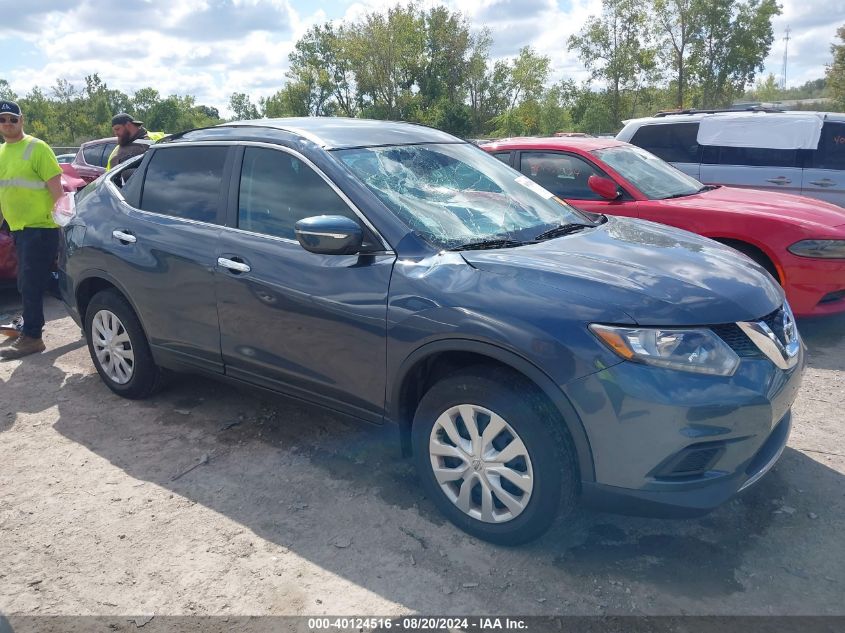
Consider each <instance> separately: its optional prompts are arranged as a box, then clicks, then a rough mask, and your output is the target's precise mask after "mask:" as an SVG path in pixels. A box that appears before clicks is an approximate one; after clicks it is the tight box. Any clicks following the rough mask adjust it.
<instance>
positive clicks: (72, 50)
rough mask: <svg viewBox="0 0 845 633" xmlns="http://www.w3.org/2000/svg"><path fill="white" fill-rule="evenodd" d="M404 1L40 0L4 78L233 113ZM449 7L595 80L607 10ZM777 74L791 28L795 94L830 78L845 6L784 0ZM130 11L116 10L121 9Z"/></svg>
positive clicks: (15, 31) (515, 2) (496, 42)
mask: <svg viewBox="0 0 845 633" xmlns="http://www.w3.org/2000/svg"><path fill="white" fill-rule="evenodd" d="M393 4H395V0H364V1H363V2H351V1H344V0H334V1H332V2H317V3H314V2H311V1H310V0H135V2H123V3H111V2H108V3H107V2H104V1H103V0H96V1H94V0H28V2H25V3H24V2H21V3H17V4H16V6H14V9H13V10H10V7H9V6H6V7H5V9H4V11H3V12H2V14H0V59H2V60H3V63H2V65H0V79H6V80H7V81H8V82H9V83H10V84H11V86H12V88H13V89H14V90H15V91H16V92H17V93H18V94H19V95H24V94H26V93H27V92H28V91H29V90H30V89H31V88H32V87H33V86H39V87H41V88H42V89H45V90H49V88H50V87H51V86H53V85H54V84H55V81H56V79H57V78H59V77H61V78H64V79H67V80H68V81H70V82H71V83H73V84H75V85H77V86H78V87H81V86H82V85H84V82H83V78H84V77H85V75H88V74H92V73H95V72H96V73H98V74H99V75H100V77H101V78H102V79H103V80H104V81H105V82H106V83H107V84H108V85H109V87H112V88H117V89H120V90H122V91H124V92H126V93H129V94H131V93H133V92H134V91H135V90H137V89H138V88H142V87H145V86H152V87H154V88H156V89H158V90H159V92H160V93H161V94H162V95H164V96H166V95H170V94H179V95H184V94H192V95H194V96H196V97H197V102H198V103H202V104H206V105H211V106H214V107H217V108H218V109H220V111H221V113H224V114H226V113H228V110H227V106H226V104H227V103H228V98H229V95H231V94H232V93H233V92H246V93H248V94H249V95H250V96H251V97H252V99H253V101H256V102H257V100H258V97H260V96H267V95H270V94H272V93H274V92H275V91H276V90H278V89H279V88H280V87H281V85H282V84H283V82H284V73H285V69H286V68H287V56H288V53H289V52H290V51H291V49H292V47H293V44H294V43H295V42H296V41H297V39H298V38H299V37H300V36H301V35H302V34H303V33H304V32H305V31H306V30H307V29H308V28H309V27H310V26H312V25H313V24H322V23H324V22H326V21H329V20H346V21H351V20H355V19H357V18H358V17H360V16H361V15H363V14H364V13H366V12H368V11H372V10H380V9H383V8H384V7H387V6H391V5H393ZM435 4H446V5H447V6H449V7H450V8H451V9H453V10H458V11H460V12H461V13H463V14H464V16H466V17H467V18H468V20H469V21H470V23H471V24H472V25H473V26H474V27H477V28H480V27H481V26H487V27H488V28H489V29H490V31H491V34H492V36H493V50H492V54H493V56H494V57H508V56H512V55H515V54H516V53H517V51H518V50H519V49H520V48H521V47H523V46H525V45H531V46H533V47H534V48H535V49H537V50H538V51H540V52H541V53H543V54H545V55H548V56H549V57H550V58H551V60H552V68H553V71H554V78H555V79H558V78H562V77H572V78H575V79H577V80H580V79H584V78H586V76H587V75H586V73H585V72H584V69H583V67H582V66H581V65H580V63H579V62H578V59H577V58H576V57H575V56H574V55H573V54H571V53H569V52H567V50H566V40H567V38H568V37H569V35H571V34H572V33H573V32H576V31H578V30H579V29H580V28H581V26H582V25H583V23H584V21H585V19H586V18H587V16H589V15H590V14H595V13H598V11H599V9H600V6H601V0H560V1H557V0H445V1H444V2H437V1H435V0H424V2H423V5H424V6H425V7H430V6H433V5H435ZM781 4H782V5H783V13H782V15H781V16H779V17H778V18H777V19H776V20H775V23H774V27H775V37H776V40H775V43H774V45H773V47H772V51H771V55H770V56H769V58H768V59H767V60H766V72H767V73H768V72H772V73H774V74H775V75H776V76H777V77H778V78H780V75H781V70H782V63H783V51H784V42H783V40H782V38H783V36H784V31H785V29H786V26H787V25H789V26H790V28H791V31H792V32H791V39H790V41H789V63H788V68H787V84H788V85H800V84H802V83H804V82H805V81H807V80H809V79H816V78H819V77H822V76H823V75H824V67H825V64H826V63H828V62H829V61H830V59H831V53H830V44H831V43H832V42H833V40H834V36H835V32H836V28H837V27H838V26H839V25H842V24H845V0H781ZM118 6H119V7H120V8H112V7H118Z"/></svg>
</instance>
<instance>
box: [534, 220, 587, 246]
mask: <svg viewBox="0 0 845 633" xmlns="http://www.w3.org/2000/svg"><path fill="white" fill-rule="evenodd" d="M591 228H593V226H592V225H590V224H575V223H572V224H561V225H559V226H555V227H552V228H550V229H549V230H548V231H543V232H542V233H540V234H539V235H538V236H537V237H535V238H534V239H535V240H536V241H537V242H541V241H543V240H550V239H552V238H553V237H561V236H563V235H569V234H570V233H575V232H577V231H580V230H582V229H591Z"/></svg>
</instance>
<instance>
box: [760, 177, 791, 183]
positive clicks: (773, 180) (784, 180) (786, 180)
mask: <svg viewBox="0 0 845 633" xmlns="http://www.w3.org/2000/svg"><path fill="white" fill-rule="evenodd" d="M766 182H770V183H772V184H773V185H788V184H789V183H791V182H792V181H791V180H790V179H789V178H787V177H785V176H778V177H777V178H766Z"/></svg>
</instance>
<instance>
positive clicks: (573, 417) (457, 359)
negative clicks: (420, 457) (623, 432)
mask: <svg viewBox="0 0 845 633" xmlns="http://www.w3.org/2000/svg"><path fill="white" fill-rule="evenodd" d="M475 365H490V366H499V367H503V368H505V369H509V370H510V371H514V372H516V373H518V374H520V375H522V376H523V377H524V378H526V379H527V380H529V381H530V382H531V383H533V384H534V385H535V386H536V387H537V388H538V389H539V390H540V391H541V392H542V393H543V395H544V396H545V397H546V398H547V399H548V401H549V402H550V404H551V405H552V406H553V407H554V408H555V410H556V411H557V412H558V413H559V414H560V416H561V418H562V420H563V423H564V426H565V429H566V431H567V432H568V434H569V437H570V439H571V440H572V445H573V448H574V450H575V457H576V462H577V464H578V471H579V473H578V474H579V477H580V479H581V480H582V481H594V480H595V470H594V465H593V457H592V450H591V449H590V443H589V439H588V437H587V433H586V431H585V430H584V427H583V424H582V422H581V418H580V416H578V414H577V412H576V411H575V408H574V407H573V406H572V404H571V403H570V402H569V399H568V398H567V397H566V395H565V394H564V393H563V392H562V391H561V390H560V387H558V385H557V384H556V383H555V382H554V380H552V379H551V378H550V377H549V376H548V375H547V374H546V373H545V372H543V371H542V370H541V369H540V368H538V367H537V366H536V365H534V364H533V363H531V362H530V361H528V360H526V359H525V358H523V357H521V356H519V355H517V354H515V353H513V352H511V351H509V350H506V349H503V348H501V347H498V346H496V345H492V344H490V343H484V342H481V341H473V340H467V339H446V340H442V341H435V342H432V343H427V344H426V345H424V346H422V347H420V348H418V349H417V350H415V351H414V352H413V353H411V354H410V355H409V356H408V357H407V358H406V359H405V361H404V362H403V363H402V365H401V366H400V367H399V369H398V371H396V372H395V373H394V376H395V380H394V381H393V383H392V384H391V385H389V387H388V402H387V407H386V412H387V416H388V419H389V420H390V421H392V422H393V423H395V424H396V425H397V426H398V427H399V433H400V438H401V443H402V452H403V454H405V455H409V454H410V452H411V451H410V444H411V442H410V436H411V435H410V434H411V425H412V424H413V418H414V413H415V411H416V405H417V403H418V402H419V400H420V398H422V396H423V394H424V393H425V392H426V391H427V390H428V389H429V388H430V387H431V386H432V385H433V384H434V383H435V382H437V381H438V380H439V379H440V378H443V377H444V376H446V375H448V374H450V373H453V372H455V371H458V370H460V369H463V368H466V367H471V366H475Z"/></svg>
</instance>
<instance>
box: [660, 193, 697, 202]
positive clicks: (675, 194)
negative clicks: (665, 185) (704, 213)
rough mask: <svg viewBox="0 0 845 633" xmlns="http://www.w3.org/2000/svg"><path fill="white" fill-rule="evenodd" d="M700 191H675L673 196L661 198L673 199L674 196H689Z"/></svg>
mask: <svg viewBox="0 0 845 633" xmlns="http://www.w3.org/2000/svg"><path fill="white" fill-rule="evenodd" d="M697 193H698V191H687V192H685V193H673V194H672V195H671V196H666V197H665V198H660V199H661V200H671V199H672V198H686V197H687V196H694V195H695V194H697Z"/></svg>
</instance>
